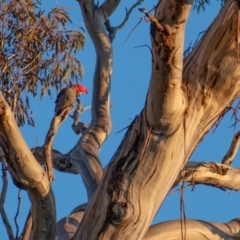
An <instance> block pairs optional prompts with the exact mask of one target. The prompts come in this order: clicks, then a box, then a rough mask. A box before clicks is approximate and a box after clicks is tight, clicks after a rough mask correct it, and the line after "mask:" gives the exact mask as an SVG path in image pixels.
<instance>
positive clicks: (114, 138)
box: [0, 0, 240, 240]
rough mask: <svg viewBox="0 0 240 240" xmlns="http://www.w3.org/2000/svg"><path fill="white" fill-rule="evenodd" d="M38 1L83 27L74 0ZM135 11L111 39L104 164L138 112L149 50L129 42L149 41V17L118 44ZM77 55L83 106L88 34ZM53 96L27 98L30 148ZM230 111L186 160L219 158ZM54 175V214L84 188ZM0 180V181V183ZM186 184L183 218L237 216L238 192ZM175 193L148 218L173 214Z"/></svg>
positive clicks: (64, 139) (12, 193) (196, 17)
mask: <svg viewBox="0 0 240 240" xmlns="http://www.w3.org/2000/svg"><path fill="white" fill-rule="evenodd" d="M101 2H102V1H100V3H101ZM126 2H127V1H126ZM128 2H130V4H129V3H128V5H124V4H122V5H121V6H120V7H119V9H118V11H117V12H116V14H114V16H113V18H112V19H111V20H112V25H118V24H120V23H121V21H122V19H123V17H124V15H125V7H129V6H130V5H131V4H133V3H134V2H135V0H131V1H128ZM156 2H157V1H156V0H146V1H145V2H143V3H142V5H141V7H143V8H146V9H148V10H150V9H152V7H153V5H154V4H156ZM211 2H213V3H212V4H211V5H210V6H207V7H206V11H205V12H201V13H200V14H197V13H196V11H194V12H192V14H191V17H190V19H189V21H188V24H187V32H186V44H185V46H186V47H187V46H188V45H189V44H190V42H191V41H193V42H194V41H195V40H196V38H197V36H198V34H199V32H201V31H204V30H206V29H207V27H208V26H209V24H210V23H211V21H212V19H214V17H215V16H216V14H217V13H218V11H219V9H220V4H219V3H218V2H217V1H216V0H215V1H213V0H212V1H211ZM42 3H43V8H44V9H46V10H50V9H52V8H53V7H56V6H65V7H66V8H67V10H68V11H69V13H70V17H71V19H72V21H73V24H72V25H69V28H72V29H75V28H77V27H83V28H84V23H83V20H82V18H81V13H80V8H79V5H78V3H77V2H76V1H73V0H72V1H63V0H59V1H57V0H43V1H42ZM141 17H143V14H142V13H140V12H139V11H138V10H137V9H135V11H134V13H133V14H132V15H131V17H130V20H129V21H128V23H127V25H126V27H125V28H124V29H122V30H120V31H119V32H118V33H117V36H116V39H115V40H114V43H113V47H114V57H115V58H114V68H113V76H112V89H111V103H112V104H114V106H113V107H112V109H111V115H112V121H113V128H112V132H111V135H110V137H109V138H108V140H107V142H106V143H105V145H104V146H103V147H102V149H101V153H100V158H101V160H102V162H103V165H104V166H106V164H107V163H108V162H109V160H110V159H111V156H112V155H113V153H114V152H115V150H116V149H117V147H118V145H119V143H120V141H121V139H122V137H123V135H124V133H125V131H122V132H121V133H119V134H116V132H118V131H119V130H121V129H122V128H125V127H126V126H128V125H129V124H130V123H131V120H132V119H133V118H134V117H135V115H137V114H138V113H139V112H140V110H141V109H142V108H143V106H144V102H145V96H146V93H147V88H148V81H149V78H150V67H151V65H150V64H151V54H150V51H149V49H148V48H147V47H141V48H135V47H137V46H140V45H144V44H148V45H150V38H149V23H146V22H144V21H142V22H141V23H140V24H139V25H138V27H137V28H136V29H135V30H134V31H133V32H132V33H131V36H130V38H129V39H128V41H127V42H126V43H125V44H124V45H123V43H124V42H125V40H126V38H127V36H128V35H129V34H130V32H131V31H132V29H133V28H134V27H135V25H136V24H137V23H138V22H139V20H140V18H141ZM78 58H79V60H80V61H81V62H82V64H83V66H84V69H85V74H84V76H83V84H84V85H85V86H86V87H87V88H88V89H89V94H88V95H83V96H82V97H81V99H82V102H83V104H84V106H89V105H91V93H92V90H91V89H92V77H93V73H94V64H95V53H94V50H93V46H92V43H91V40H90V38H89V36H88V35H86V45H85V46H84V50H83V51H81V52H80V53H79V54H78ZM55 97H56V94H55V95H53V96H52V99H51V98H50V97H48V96H46V97H44V98H43V100H42V101H40V100H39V98H38V97H37V98H36V99H34V100H33V101H32V102H31V106H32V108H33V110H34V115H35V121H36V127H35V128H31V127H28V126H25V127H23V128H22V129H21V130H22V133H23V135H24V137H25V139H26V141H27V143H28V145H29V146H30V147H31V148H32V147H34V146H36V145H37V146H40V145H42V144H43V142H44V139H45V134H46V132H47V130H48V127H49V123H50V121H51V118H52V117H53V112H54V100H55ZM230 117H231V116H230V115H228V116H226V117H225V118H224V120H223V121H222V123H221V125H220V127H219V128H218V129H217V130H216V132H215V133H214V134H213V133H212V131H211V132H210V133H209V134H208V136H207V137H206V138H205V139H204V140H203V142H202V143H201V144H200V145H199V147H198V149H197V150H196V151H195V153H194V154H193V156H192V157H191V159H192V160H194V161H216V162H220V161H221V159H222V157H223V156H224V154H225V153H226V151H227V149H228V147H229V145H230V142H231V138H232V136H233V131H234V129H233V128H229V126H230V125H232V122H231V121H230ZM81 120H82V121H85V122H89V121H90V110H88V111H86V112H85V113H84V114H83V115H82V117H81ZM71 124H72V122H71V119H68V120H67V121H65V122H64V124H63V125H62V126H61V128H60V130H59V132H58V134H57V136H56V139H55V142H54V148H55V149H57V150H59V151H61V152H62V153H66V152H68V151H69V150H70V149H71V148H72V147H73V146H74V145H75V143H76V142H77V139H78V138H77V136H75V135H74V133H73V131H72V130H71ZM238 130H239V126H238ZM239 158H240V155H239V154H238V156H237V157H236V159H235V161H234V164H233V165H234V166H238V165H239V163H240V159H239ZM55 177H56V178H55V181H54V183H53V190H54V193H55V197H56V204H57V219H60V218H62V217H64V216H66V215H68V214H69V213H70V212H71V211H72V209H73V208H75V207H76V206H77V205H79V204H82V203H85V202H86V191H85V188H84V187H83V184H82V181H81V178H80V176H79V175H70V174H63V173H59V172H57V171H55ZM1 184H2V182H1V181H0V187H1ZM9 185H10V186H9V190H8V194H7V199H6V203H5V209H6V212H7V214H8V217H9V220H10V221H11V223H12V225H13V226H14V220H13V219H14V215H15V214H16V209H17V190H16V188H15V187H14V186H13V185H12V181H11V179H10V178H9ZM191 190H192V189H191V188H188V189H187V190H186V191H185V206H186V209H185V210H186V216H187V218H194V219H202V220H210V221H219V222H225V221H229V220H231V219H233V218H235V217H238V215H239V211H240V210H239V209H238V208H237V207H236V206H238V204H239V201H240V194H239V193H238V192H224V191H222V190H219V189H214V188H213V187H204V186H196V188H195V189H194V191H191ZM179 196H180V194H179V192H176V193H174V194H172V195H170V196H168V197H167V198H166V201H165V202H164V204H163V207H162V208H161V210H160V212H159V213H158V215H157V216H156V218H155V220H154V223H156V222H159V221H164V220H170V219H178V218H179V217H180V198H179ZM21 197H22V201H21V209H20V216H19V219H18V221H19V225H20V226H22V225H23V223H24V222H25V216H26V214H27V212H28V209H29V200H28V196H27V193H26V192H24V191H21ZM0 239H3V240H5V239H7V235H6V230H5V228H4V225H3V222H2V221H1V220H0Z"/></svg>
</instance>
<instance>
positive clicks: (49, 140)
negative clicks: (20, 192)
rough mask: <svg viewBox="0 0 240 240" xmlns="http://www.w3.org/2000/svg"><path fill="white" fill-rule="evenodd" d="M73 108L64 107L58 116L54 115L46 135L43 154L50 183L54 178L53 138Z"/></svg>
mask: <svg viewBox="0 0 240 240" xmlns="http://www.w3.org/2000/svg"><path fill="white" fill-rule="evenodd" d="M71 110H72V108H67V109H64V111H62V112H61V113H60V114H58V115H57V116H54V117H53V119H52V122H51V124H50V127H49V130H48V133H47V135H46V139H45V143H44V146H43V154H44V159H45V166H46V172H47V175H48V179H49V181H50V183H51V182H52V181H53V180H54V174H53V161H52V146H53V140H54V137H55V135H56V133H57V130H58V128H59V126H60V125H61V124H62V122H63V121H64V120H65V119H66V118H67V117H68V115H69V113H70V112H71Z"/></svg>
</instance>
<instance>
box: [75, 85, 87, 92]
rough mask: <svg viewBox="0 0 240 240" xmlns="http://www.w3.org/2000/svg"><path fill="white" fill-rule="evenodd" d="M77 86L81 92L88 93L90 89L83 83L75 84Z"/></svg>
mask: <svg viewBox="0 0 240 240" xmlns="http://www.w3.org/2000/svg"><path fill="white" fill-rule="evenodd" d="M75 88H76V90H77V91H78V92H81V93H84V92H85V93H88V90H87V88H86V87H84V86H83V85H81V84H76V85H75Z"/></svg>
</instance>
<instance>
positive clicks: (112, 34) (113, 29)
mask: <svg viewBox="0 0 240 240" xmlns="http://www.w3.org/2000/svg"><path fill="white" fill-rule="evenodd" d="M143 1H144V0H138V1H137V2H136V3H134V4H133V5H132V6H131V7H130V9H129V10H128V9H126V15H125V18H124V20H123V22H122V23H121V24H120V25H118V26H117V27H112V26H111V24H110V20H109V19H107V20H106V22H105V26H106V29H107V31H108V33H109V34H108V35H109V38H110V40H111V42H113V39H114V38H115V36H116V32H117V31H118V30H119V29H121V28H123V27H124V26H125V24H126V23H127V21H128V19H129V17H130V15H131V13H132V11H133V10H134V9H135V8H136V7H137V6H138V5H140V4H141V3H142V2H143Z"/></svg>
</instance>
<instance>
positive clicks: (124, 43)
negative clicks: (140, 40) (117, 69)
mask: <svg viewBox="0 0 240 240" xmlns="http://www.w3.org/2000/svg"><path fill="white" fill-rule="evenodd" d="M143 19H144V18H141V19H140V20H139V21H138V22H137V24H136V25H135V26H134V27H133V29H132V30H131V31H130V33H129V34H128V36H127V38H126V40H125V41H124V42H123V45H124V44H125V43H126V42H127V40H128V39H129V38H130V36H131V34H132V33H133V31H134V30H135V29H136V28H137V26H138V25H139V24H140V23H141V21H142V20H143Z"/></svg>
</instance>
